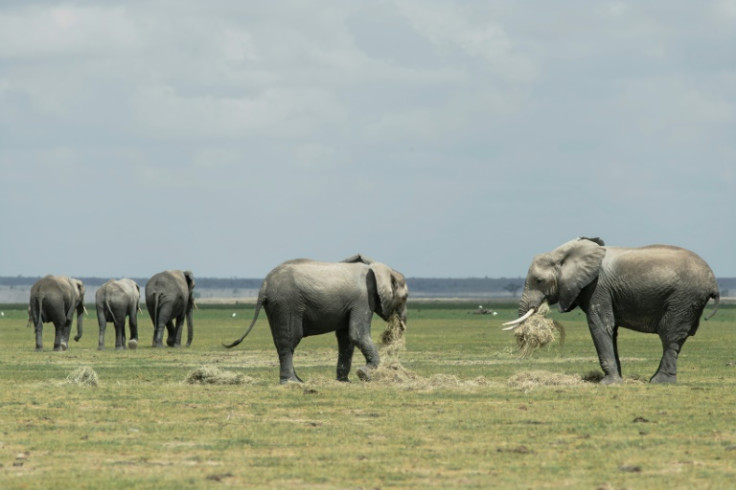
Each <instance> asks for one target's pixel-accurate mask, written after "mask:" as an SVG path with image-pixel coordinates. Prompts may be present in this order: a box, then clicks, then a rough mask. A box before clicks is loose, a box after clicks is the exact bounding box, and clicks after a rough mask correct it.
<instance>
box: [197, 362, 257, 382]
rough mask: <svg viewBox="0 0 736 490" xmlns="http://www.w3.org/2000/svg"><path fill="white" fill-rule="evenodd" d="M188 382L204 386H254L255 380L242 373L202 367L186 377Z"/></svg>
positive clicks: (213, 367)
mask: <svg viewBox="0 0 736 490" xmlns="http://www.w3.org/2000/svg"><path fill="white" fill-rule="evenodd" d="M186 382H187V383H189V384H202V385H245V384H253V382H254V379H253V378H251V377H250V376H246V375H244V374H242V373H234V372H232V371H225V370H223V369H220V368H218V367H215V366H202V367H199V368H197V369H195V370H194V371H192V372H190V373H189V374H188V375H187V377H186Z"/></svg>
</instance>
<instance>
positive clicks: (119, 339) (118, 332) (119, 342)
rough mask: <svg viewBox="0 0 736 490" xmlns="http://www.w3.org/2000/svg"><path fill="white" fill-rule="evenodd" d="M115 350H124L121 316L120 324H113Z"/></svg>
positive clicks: (123, 324) (123, 326)
mask: <svg viewBox="0 0 736 490" xmlns="http://www.w3.org/2000/svg"><path fill="white" fill-rule="evenodd" d="M115 349H116V350H123V349H125V316H123V321H122V323H121V322H116V323H115Z"/></svg>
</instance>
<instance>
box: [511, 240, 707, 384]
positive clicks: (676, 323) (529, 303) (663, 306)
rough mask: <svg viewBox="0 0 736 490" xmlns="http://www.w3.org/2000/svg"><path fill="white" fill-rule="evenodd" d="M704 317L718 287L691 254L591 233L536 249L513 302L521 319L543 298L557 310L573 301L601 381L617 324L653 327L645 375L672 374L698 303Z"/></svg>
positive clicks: (610, 379) (614, 376)
mask: <svg viewBox="0 0 736 490" xmlns="http://www.w3.org/2000/svg"><path fill="white" fill-rule="evenodd" d="M711 298H713V300H714V302H715V306H714V309H713V312H712V313H711V314H710V315H709V316H708V317H707V318H706V320H707V319H708V318H710V317H712V316H713V315H714V314H715V312H716V310H717V309H718V302H719V298H720V294H719V292H718V284H717V282H716V279H715V275H714V274H713V271H712V270H711V269H710V267H709V266H708V264H707V263H705V261H704V260H703V259H701V258H700V257H699V256H697V255H696V254H694V253H693V252H691V251H689V250H685V249H682V248H678V247H673V246H670V245H649V246H646V247H640V248H624V247H607V246H605V245H604V243H603V241H602V240H600V239H599V238H578V239H576V240H572V241H569V242H567V243H565V244H563V245H561V246H560V247H558V248H556V249H555V250H553V251H551V252H548V253H544V254H540V255H537V256H536V257H534V260H533V261H532V264H531V267H529V273H528V275H527V277H526V283H525V285H524V293H523V295H522V298H521V301H520V303H519V315H521V317H520V318H519V319H517V320H515V321H513V322H508V323H506V325H514V324H518V323H521V322H522V321H523V320H524V319H525V318H527V317H528V316H530V315H531V314H533V313H534V311H535V310H536V309H537V308H538V307H539V306H540V305H541V304H542V303H543V302H544V301H547V302H548V303H549V304H555V303H559V308H560V311H563V312H567V311H571V310H572V309H574V308H575V307H576V306H579V307H580V309H582V310H583V312H585V315H586V316H587V319H588V327H589V329H590V333H591V335H592V337H593V343H594V344H595V348H596V351H597V352H598V359H599V362H600V365H601V368H603V372H604V377H603V379H602V380H601V383H602V384H611V383H620V382H621V381H622V378H621V361H620V360H619V355H618V345H617V336H618V328H619V327H625V328H630V329H632V330H636V331H638V332H645V333H656V334H657V335H659V338H660V339H661V341H662V351H663V352H662V359H661V361H660V363H659V368H658V369H657V372H656V373H655V374H654V376H652V378H651V380H650V382H652V383H674V382H675V381H676V380H677V357H678V355H679V353H680V349H681V348H682V345H683V344H684V343H685V340H686V339H687V338H688V337H689V336H692V335H695V332H696V331H697V329H698V325H699V324H700V316H701V315H702V313H703V309H704V308H705V305H706V303H708V301H709V299H711Z"/></svg>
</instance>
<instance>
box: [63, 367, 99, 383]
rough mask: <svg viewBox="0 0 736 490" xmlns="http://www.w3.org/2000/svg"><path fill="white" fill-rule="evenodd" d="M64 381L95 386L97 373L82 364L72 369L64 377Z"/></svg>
mask: <svg viewBox="0 0 736 490" xmlns="http://www.w3.org/2000/svg"><path fill="white" fill-rule="evenodd" d="M66 382H67V383H69V384H75V385H79V386H97V385H98V381H97V373H96V372H95V371H94V369H92V368H91V367H89V366H84V367H81V368H79V369H76V370H74V371H72V372H71V373H70V374H69V376H67V377H66Z"/></svg>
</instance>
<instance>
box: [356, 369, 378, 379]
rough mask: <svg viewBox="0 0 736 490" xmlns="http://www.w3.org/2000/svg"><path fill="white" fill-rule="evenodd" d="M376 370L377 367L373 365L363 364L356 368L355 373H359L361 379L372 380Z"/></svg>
mask: <svg viewBox="0 0 736 490" xmlns="http://www.w3.org/2000/svg"><path fill="white" fill-rule="evenodd" d="M375 370H376V368H374V367H371V366H362V367H359V368H358V369H356V370H355V374H357V375H358V378H359V379H360V380H361V381H370V380H371V379H373V371H375Z"/></svg>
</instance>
